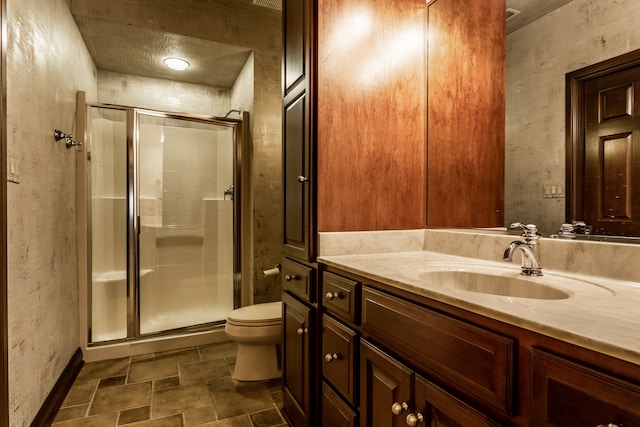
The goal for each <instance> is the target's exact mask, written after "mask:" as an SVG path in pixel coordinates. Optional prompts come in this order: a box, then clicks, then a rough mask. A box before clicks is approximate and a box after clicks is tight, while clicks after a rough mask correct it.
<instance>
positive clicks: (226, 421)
mask: <svg viewBox="0 0 640 427" xmlns="http://www.w3.org/2000/svg"><path fill="white" fill-rule="evenodd" d="M236 351H237V349H236V345H235V343H231V342H228V343H220V344H211V345H207V346H201V347H193V348H187V349H183V350H175V351H167V352H162V353H153V354H147V355H143V356H133V357H127V358H123V359H114V360H106V361H101V362H91V363H86V364H85V365H84V366H83V367H82V370H81V371H80V374H79V375H78V378H77V379H76V381H75V383H74V384H73V386H72V388H71V390H70V391H69V394H68V395H67V397H66V399H65V401H64V403H63V404H62V407H61V408H60V411H59V412H58V414H57V416H56V419H55V422H54V424H53V426H54V427H75V426H82V427H111V426H131V427H138V426H153V427H174V426H176V427H188V426H209V427H254V426H255V427H257V426H278V427H284V426H287V423H286V422H285V421H284V419H283V418H282V416H281V415H280V408H282V380H280V379H277V380H270V381H262V382H240V381H235V380H233V378H231V372H232V371H233V365H234V363H235V355H236Z"/></svg>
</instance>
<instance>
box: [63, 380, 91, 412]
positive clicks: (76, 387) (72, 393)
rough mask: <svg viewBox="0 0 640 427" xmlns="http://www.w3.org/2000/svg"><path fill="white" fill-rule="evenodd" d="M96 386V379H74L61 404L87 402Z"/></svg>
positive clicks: (89, 400) (71, 404)
mask: <svg viewBox="0 0 640 427" xmlns="http://www.w3.org/2000/svg"><path fill="white" fill-rule="evenodd" d="M97 387H98V380H90V381H77V380H76V381H75V382H74V383H73V385H72V386H71V389H70V390H69V393H67V397H65V399H64V402H62V406H63V407H64V406H74V405H79V404H81V403H89V402H91V399H92V398H93V393H94V392H95V391H96V388H97Z"/></svg>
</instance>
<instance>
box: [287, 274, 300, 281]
mask: <svg viewBox="0 0 640 427" xmlns="http://www.w3.org/2000/svg"><path fill="white" fill-rule="evenodd" d="M284 280H286V281H287V282H290V281H292V280H298V275H297V274H287V275H285V276H284Z"/></svg>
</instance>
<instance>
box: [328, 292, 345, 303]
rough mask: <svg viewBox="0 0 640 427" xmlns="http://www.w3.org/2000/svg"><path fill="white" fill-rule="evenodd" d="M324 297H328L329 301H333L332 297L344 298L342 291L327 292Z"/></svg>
mask: <svg viewBox="0 0 640 427" xmlns="http://www.w3.org/2000/svg"><path fill="white" fill-rule="evenodd" d="M324 297H325V298H326V299H327V301H331V300H332V299H340V298H342V294H341V293H340V292H333V293H332V292H327V294H326V295H325V296H324Z"/></svg>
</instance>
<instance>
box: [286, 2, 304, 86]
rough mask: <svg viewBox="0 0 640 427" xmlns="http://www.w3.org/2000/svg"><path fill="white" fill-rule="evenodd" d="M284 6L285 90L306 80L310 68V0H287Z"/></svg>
mask: <svg viewBox="0 0 640 427" xmlns="http://www.w3.org/2000/svg"><path fill="white" fill-rule="evenodd" d="M284 2H285V5H284V7H283V8H282V21H283V31H282V32H283V34H282V37H283V42H284V52H283V57H282V59H283V64H282V72H283V77H284V92H285V94H286V93H288V92H289V91H290V90H291V89H292V88H293V87H294V86H295V85H296V84H297V83H300V82H301V81H302V80H304V78H305V75H306V72H307V70H308V65H309V64H308V59H307V55H308V52H309V28H308V26H309V24H310V22H309V18H308V16H309V11H308V10H307V9H308V8H309V6H310V4H309V0H285V1H284Z"/></svg>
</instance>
